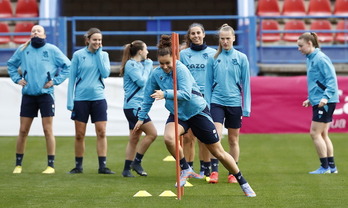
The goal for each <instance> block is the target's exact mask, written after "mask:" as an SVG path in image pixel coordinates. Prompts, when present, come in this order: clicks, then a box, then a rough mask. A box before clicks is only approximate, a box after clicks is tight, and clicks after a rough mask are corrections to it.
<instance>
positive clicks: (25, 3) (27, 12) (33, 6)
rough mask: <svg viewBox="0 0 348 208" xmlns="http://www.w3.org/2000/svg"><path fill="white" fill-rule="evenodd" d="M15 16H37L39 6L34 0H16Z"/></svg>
mask: <svg viewBox="0 0 348 208" xmlns="http://www.w3.org/2000/svg"><path fill="white" fill-rule="evenodd" d="M15 16H16V17H23V18H24V17H38V16H39V6H38V3H37V1H36V0H18V1H17V5H16V13H15Z"/></svg>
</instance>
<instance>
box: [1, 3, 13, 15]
mask: <svg viewBox="0 0 348 208" xmlns="http://www.w3.org/2000/svg"><path fill="white" fill-rule="evenodd" d="M12 16H13V13H12V7H11V2H10V0H0V18H11V17H12Z"/></svg>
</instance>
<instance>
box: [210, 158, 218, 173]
mask: <svg viewBox="0 0 348 208" xmlns="http://www.w3.org/2000/svg"><path fill="white" fill-rule="evenodd" d="M210 161H211V172H218V171H219V160H218V159H211V160H210Z"/></svg>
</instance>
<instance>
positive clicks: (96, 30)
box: [83, 27, 101, 46]
mask: <svg viewBox="0 0 348 208" xmlns="http://www.w3.org/2000/svg"><path fill="white" fill-rule="evenodd" d="M95 33H101V31H100V30H99V29H98V28H95V27H92V28H90V29H89V30H88V31H87V32H86V34H85V35H84V36H83V37H84V38H85V45H86V46H88V40H89V39H90V38H91V36H92V35H93V34H95Z"/></svg>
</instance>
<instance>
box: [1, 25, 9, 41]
mask: <svg viewBox="0 0 348 208" xmlns="http://www.w3.org/2000/svg"><path fill="white" fill-rule="evenodd" d="M8 32H10V29H9V27H8V24H7V23H5V22H0V33H8ZM9 42H11V38H10V36H0V44H7V43H9Z"/></svg>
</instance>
